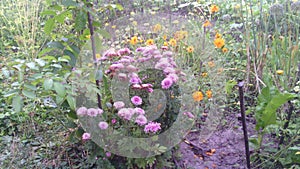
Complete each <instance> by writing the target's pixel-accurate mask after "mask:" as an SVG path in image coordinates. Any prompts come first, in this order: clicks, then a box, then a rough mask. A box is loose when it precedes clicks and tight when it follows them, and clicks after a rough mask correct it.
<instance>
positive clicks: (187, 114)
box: [183, 112, 195, 119]
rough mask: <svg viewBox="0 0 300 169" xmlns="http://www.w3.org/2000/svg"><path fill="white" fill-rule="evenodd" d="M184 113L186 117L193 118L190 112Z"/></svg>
mask: <svg viewBox="0 0 300 169" xmlns="http://www.w3.org/2000/svg"><path fill="white" fill-rule="evenodd" d="M183 114H184V115H186V116H188V118H191V119H193V118H194V117H195V116H194V115H193V114H192V113H191V112H184V113H183Z"/></svg>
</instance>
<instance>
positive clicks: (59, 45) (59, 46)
mask: <svg viewBox="0 0 300 169" xmlns="http://www.w3.org/2000/svg"><path fill="white" fill-rule="evenodd" d="M47 45H48V47H49V48H57V49H61V50H63V49H64V48H65V46H64V45H63V44H62V43H61V42H49V43H47Z"/></svg>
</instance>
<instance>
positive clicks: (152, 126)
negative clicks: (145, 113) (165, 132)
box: [144, 122, 161, 133]
mask: <svg viewBox="0 0 300 169" xmlns="http://www.w3.org/2000/svg"><path fill="white" fill-rule="evenodd" d="M160 125H161V124H160V123H157V122H149V123H148V124H147V125H146V126H145V128H144V131H145V133H150V132H151V133H156V132H157V131H158V130H160V129H161V128H160Z"/></svg>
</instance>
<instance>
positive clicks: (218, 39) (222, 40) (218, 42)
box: [214, 38, 225, 48]
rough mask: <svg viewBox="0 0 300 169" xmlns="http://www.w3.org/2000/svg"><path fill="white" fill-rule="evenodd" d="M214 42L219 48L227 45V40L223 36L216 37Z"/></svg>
mask: <svg viewBox="0 0 300 169" xmlns="http://www.w3.org/2000/svg"><path fill="white" fill-rule="evenodd" d="M214 44H215V46H216V47H217V48H222V47H223V46H224V45H225V40H224V39H222V38H217V39H215V41H214Z"/></svg>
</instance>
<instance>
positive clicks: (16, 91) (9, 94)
mask: <svg viewBox="0 0 300 169" xmlns="http://www.w3.org/2000/svg"><path fill="white" fill-rule="evenodd" d="M18 92H19V90H17V89H14V90H10V91H8V92H7V93H5V94H4V95H3V97H9V96H12V95H15V94H16V93H18Z"/></svg>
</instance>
